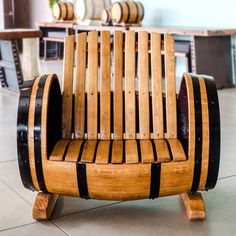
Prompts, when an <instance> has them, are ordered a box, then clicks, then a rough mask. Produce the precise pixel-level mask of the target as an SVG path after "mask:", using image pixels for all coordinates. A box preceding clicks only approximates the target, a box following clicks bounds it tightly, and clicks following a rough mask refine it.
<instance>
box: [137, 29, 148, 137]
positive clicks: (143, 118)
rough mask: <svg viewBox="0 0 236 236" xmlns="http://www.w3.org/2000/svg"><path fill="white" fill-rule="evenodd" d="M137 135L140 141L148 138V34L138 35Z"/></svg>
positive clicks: (141, 33)
mask: <svg viewBox="0 0 236 236" xmlns="http://www.w3.org/2000/svg"><path fill="white" fill-rule="evenodd" d="M138 68H139V72H138V77H139V133H140V139H149V138H150V110H149V109H150V106H149V61H148V33H147V32H139V35H138Z"/></svg>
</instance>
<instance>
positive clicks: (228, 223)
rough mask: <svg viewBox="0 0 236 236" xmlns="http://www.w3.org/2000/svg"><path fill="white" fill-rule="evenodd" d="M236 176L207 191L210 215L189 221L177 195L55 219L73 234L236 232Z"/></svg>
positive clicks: (206, 196) (206, 233) (212, 233)
mask: <svg viewBox="0 0 236 236" xmlns="http://www.w3.org/2000/svg"><path fill="white" fill-rule="evenodd" d="M235 186H236V178H228V179H223V180H220V181H219V183H218V185H217V188H216V189H215V190H212V191H208V192H207V193H204V198H205V202H206V209H207V219H206V220H205V221H203V222H189V221H188V220H187V217H186V214H185V209H184V206H183V204H182V202H181V201H180V199H179V197H178V196H173V197H166V198H160V199H157V200H154V201H153V200H141V201H132V202H124V203H121V204H118V205H113V206H110V207H104V208H99V209H94V210H90V211H87V212H82V213H78V214H74V215H71V216H65V217H62V218H59V219H56V220H54V221H55V222H56V223H57V224H58V225H59V226H60V227H62V228H63V229H64V230H65V231H66V232H67V233H69V234H70V235H72V236H73V235H97V236H99V235H103V236H105V235H109V236H115V235H129V236H131V235H135V236H136V235H181V236H182V235H196V236H199V235H214V236H218V235H219V236H221V235H235V234H236V224H235V217H236V213H235V208H234V207H233V206H235V201H236V188H235Z"/></svg>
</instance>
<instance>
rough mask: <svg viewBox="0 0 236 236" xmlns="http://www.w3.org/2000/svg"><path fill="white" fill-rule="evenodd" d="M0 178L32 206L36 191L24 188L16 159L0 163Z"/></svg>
mask: <svg viewBox="0 0 236 236" xmlns="http://www.w3.org/2000/svg"><path fill="white" fill-rule="evenodd" d="M0 179H2V180H3V181H4V182H5V183H6V184H7V185H8V186H9V187H10V188H11V189H12V190H13V191H15V192H16V193H17V194H19V195H20V196H21V197H22V198H24V199H25V200H26V201H27V202H28V204H29V205H31V206H33V204H34V200H35V197H36V192H33V191H31V190H28V189H26V188H25V187H24V186H23V184H22V182H21V178H20V173H19V168H18V161H11V162H5V163H0Z"/></svg>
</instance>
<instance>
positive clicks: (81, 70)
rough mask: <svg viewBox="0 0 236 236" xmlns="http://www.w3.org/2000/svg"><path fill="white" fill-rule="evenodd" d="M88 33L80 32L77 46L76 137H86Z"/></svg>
mask: <svg viewBox="0 0 236 236" xmlns="http://www.w3.org/2000/svg"><path fill="white" fill-rule="evenodd" d="M86 36H87V35H86V33H81V34H78V36H77V44H79V45H80V46H79V47H77V48H76V79H75V84H76V88H75V114H74V126H75V138H76V139H79V138H80V139H83V138H84V125H85V80H86Z"/></svg>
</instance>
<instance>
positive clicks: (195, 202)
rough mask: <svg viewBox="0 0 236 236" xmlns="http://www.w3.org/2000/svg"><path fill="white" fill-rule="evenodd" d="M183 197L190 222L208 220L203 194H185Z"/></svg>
mask: <svg viewBox="0 0 236 236" xmlns="http://www.w3.org/2000/svg"><path fill="white" fill-rule="evenodd" d="M181 196H182V200H183V202H184V205H185V208H186V211H187V215H188V219H189V220H190V221H194V220H204V219H205V218H206V211H205V203H204V200H203V198H202V194H201V193H195V194H192V193H184V194H182V195H181Z"/></svg>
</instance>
